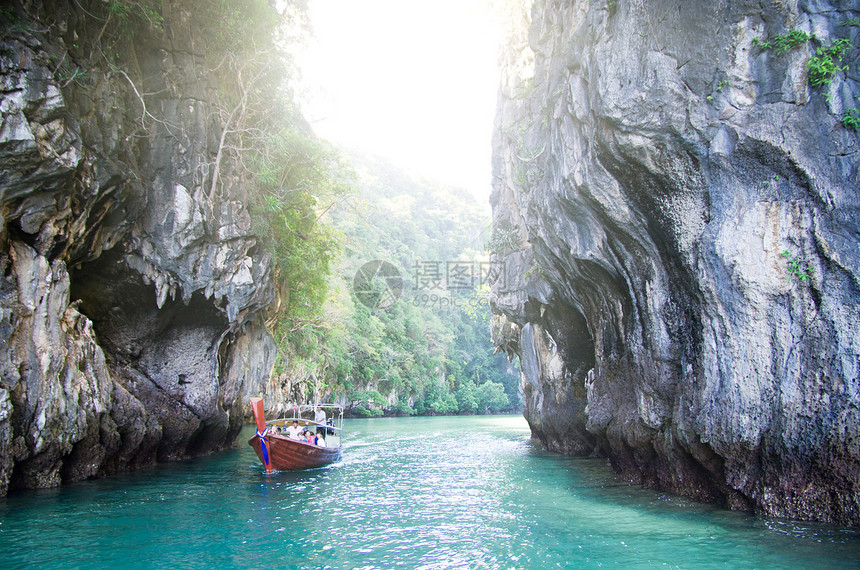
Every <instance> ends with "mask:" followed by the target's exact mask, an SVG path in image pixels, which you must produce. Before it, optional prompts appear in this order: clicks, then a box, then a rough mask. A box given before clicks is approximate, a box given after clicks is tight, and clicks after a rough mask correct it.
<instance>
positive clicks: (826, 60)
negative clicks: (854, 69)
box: [806, 38, 851, 85]
mask: <svg viewBox="0 0 860 570" xmlns="http://www.w3.org/2000/svg"><path fill="white" fill-rule="evenodd" d="M850 47H851V42H849V41H848V40H846V39H845V38H839V39H838V40H834V41H833V42H831V43H830V44H829V45H826V46H821V47H820V48H818V49H817V50H815V56H814V57H811V58H809V63H808V64H807V65H806V67H807V69H808V71H809V82H810V83H811V84H812V85H824V84H827V83H830V82H831V81H832V80H833V75H834V74H835V73H836V72H837V71H844V70H847V69H848V66H840V65H839V64H840V63H841V62H842V58H843V57H844V56H845V52H846V51H848V48H850Z"/></svg>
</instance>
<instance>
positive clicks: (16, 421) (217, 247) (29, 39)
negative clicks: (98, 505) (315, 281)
mask: <svg viewBox="0 0 860 570" xmlns="http://www.w3.org/2000/svg"><path fill="white" fill-rule="evenodd" d="M82 9H83V8H82V7H81V5H80V3H77V2H70V3H66V2H46V3H42V5H41V7H40V8H39V9H38V10H36V11H38V12H39V13H41V14H43V15H44V16H45V19H44V21H33V20H29V19H26V18H22V19H20V20H16V22H17V23H16V25H15V26H7V27H6V28H4V29H3V33H2V35H0V214H2V222H3V223H2V226H0V251H2V253H0V268H2V281H0V494H5V493H6V492H7V491H9V490H14V489H17V488H32V487H45V486H54V485H58V484H61V483H63V482H67V481H76V480H81V479H84V478H88V477H95V476H102V475H105V474H110V473H114V472H117V471H122V470H127V469H134V468H137V467H142V466H146V465H150V464H152V463H153V462H155V461H158V460H174V459H182V458H186V457H189V456H194V455H199V454H205V453H209V452H211V451H214V450H218V449H221V448H223V447H225V446H229V445H231V444H232V443H233V440H234V439H235V437H236V435H237V434H238V432H239V430H240V429H241V427H242V425H243V421H244V411H243V406H242V401H246V400H247V396H248V394H255V393H258V392H260V391H262V390H264V384H265V382H266V381H267V379H268V374H269V371H270V370H271V367H272V363H273V361H274V356H275V350H274V344H273V341H272V339H271V338H270V336H269V334H268V333H267V332H266V328H265V326H264V322H263V318H264V312H265V311H266V309H267V307H268V306H269V305H270V304H271V303H273V301H274V300H275V297H276V293H275V287H274V285H273V279H272V275H271V272H272V269H271V266H270V261H269V258H268V257H267V256H266V255H264V254H262V253H261V252H260V251H258V241H257V238H256V237H255V236H254V235H253V234H252V232H251V228H250V218H249V215H248V212H247V210H246V209H245V206H244V203H245V201H246V200H245V196H244V191H245V190H244V189H243V187H242V183H241V180H240V178H239V177H238V176H237V175H236V174H235V173H234V172H233V170H232V168H231V165H230V164H229V161H228V160H224V161H223V162H222V163H221V164H220V169H221V179H220V180H221V182H220V184H219V185H218V188H217V192H212V191H211V187H210V183H211V179H210V178H209V177H208V173H209V172H211V168H212V165H213V164H214V161H215V155H216V152H217V145H218V140H219V139H218V137H219V136H220V133H221V128H222V125H221V124H220V122H219V121H218V119H217V117H218V114H217V113H216V112H215V103H214V102H216V101H217V96H216V94H215V92H214V86H213V85H211V84H210V83H207V81H206V74H207V67H206V65H205V62H204V60H203V57H202V54H203V53H204V50H205V49H206V43H205V40H206V38H203V37H200V35H199V33H198V30H197V29H196V28H195V27H194V25H193V23H191V22H189V21H188V19H187V18H186V17H185V15H184V13H183V12H182V6H181V3H174V2H165V3H164V6H163V13H164V16H165V22H166V24H165V26H164V30H163V31H161V30H159V33H155V32H153V33H152V34H151V37H148V38H147V37H145V34H144V37H143V39H141V36H140V35H138V37H137V38H136V42H135V43H134V44H132V43H131V42H125V43H121V44H118V45H116V46H115V47H116V49H117V50H120V51H122V53H121V54H120V56H118V57H117V61H118V62H119V63H118V64H116V65H107V64H104V62H103V61H102V64H100V65H96V66H94V67H92V68H89V69H86V70H85V71H84V70H82V69H81V68H80V67H78V68H77V69H76V66H74V65H70V64H69V61H70V59H69V58H73V57H74V53H73V52H74V51H75V50H81V49H85V48H86V46H91V47H92V49H96V46H97V40H98V37H97V35H98V34H99V28H100V26H102V25H103V24H98V25H95V24H94V22H93V20H92V19H91V18H90V19H88V18H87V17H86V15H85V14H83V13H82V12H81V10H82ZM34 10H35V9H34ZM31 13H32V11H31ZM102 31H103V30H102ZM88 42H89V43H88ZM72 44H74V45H72ZM81 46H84V48H82V47H81ZM93 61H100V60H97V58H93V59H91V60H90V62H93ZM60 70H74V71H72V72H71V73H70V74H69V75H68V76H63V74H62V72H61V71H60ZM237 351H240V352H241V354H236V352H237Z"/></svg>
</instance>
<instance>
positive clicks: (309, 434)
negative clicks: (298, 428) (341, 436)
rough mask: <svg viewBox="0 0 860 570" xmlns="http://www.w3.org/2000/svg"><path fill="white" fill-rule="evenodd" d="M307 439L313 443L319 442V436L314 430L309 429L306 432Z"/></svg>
mask: <svg viewBox="0 0 860 570" xmlns="http://www.w3.org/2000/svg"><path fill="white" fill-rule="evenodd" d="M305 441H306V442H308V443H309V444H311V445H316V444H317V436H316V434H315V433H314V432H312V431H310V430H308V431H306V432H305Z"/></svg>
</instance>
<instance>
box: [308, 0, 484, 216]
mask: <svg viewBox="0 0 860 570" xmlns="http://www.w3.org/2000/svg"><path fill="white" fill-rule="evenodd" d="M489 4H490V2H489V1H488V0H421V1H418V0H311V3H310V11H311V18H312V22H313V28H314V35H315V38H316V39H315V40H314V41H312V42H311V44H310V46H309V48H308V50H307V53H306V54H305V56H304V58H303V61H304V63H303V64H302V73H303V75H304V80H305V84H306V88H307V89H308V94H309V101H307V102H306V103H305V104H304V105H303V108H304V111H305V116H306V117H307V118H308V120H309V121H311V123H312V124H313V126H314V129H315V130H316V132H317V133H318V134H319V135H321V136H323V137H325V138H327V139H329V140H332V141H333V142H339V143H344V144H346V145H348V146H355V147H359V148H362V149H363V150H366V151H368V152H371V153H374V154H378V155H381V156H384V157H387V158H389V159H390V160H391V161H392V162H393V163H394V164H396V165H398V166H401V167H404V168H406V169H409V170H412V171H413V172H416V173H418V174H423V175H426V176H428V177H430V178H432V179H435V180H438V181H440V182H444V183H447V184H452V185H455V186H458V187H462V188H465V189H467V190H468V191H469V192H471V193H472V194H473V195H475V196H476V197H477V198H478V199H479V200H480V201H481V202H482V203H484V204H486V203H487V200H488V197H489V193H490V157H491V150H490V140H491V135H492V127H493V118H494V114H495V106H496V91H497V88H498V69H497V54H498V49H497V46H498V38H499V34H498V31H497V29H496V27H495V25H494V20H493V18H492V17H491V10H490V6H489Z"/></svg>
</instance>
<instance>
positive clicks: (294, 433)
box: [287, 420, 299, 439]
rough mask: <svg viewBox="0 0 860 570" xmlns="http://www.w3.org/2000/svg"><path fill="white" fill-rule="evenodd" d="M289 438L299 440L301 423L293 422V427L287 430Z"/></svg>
mask: <svg viewBox="0 0 860 570" xmlns="http://www.w3.org/2000/svg"><path fill="white" fill-rule="evenodd" d="M287 437H289V438H291V439H299V422H298V421H296V420H293V425H291V426H290V427H288V428H287Z"/></svg>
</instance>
